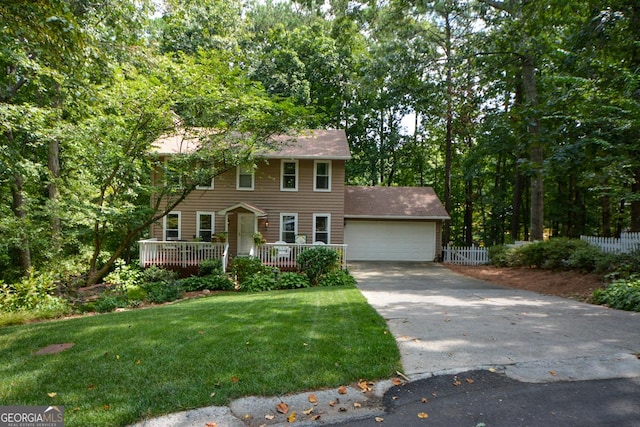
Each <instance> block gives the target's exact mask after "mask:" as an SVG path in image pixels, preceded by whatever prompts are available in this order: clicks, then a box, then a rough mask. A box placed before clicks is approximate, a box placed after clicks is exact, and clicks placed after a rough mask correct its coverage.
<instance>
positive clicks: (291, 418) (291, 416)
mask: <svg viewBox="0 0 640 427" xmlns="http://www.w3.org/2000/svg"><path fill="white" fill-rule="evenodd" d="M295 421H296V413H295V412H292V413H291V415H289V416H288V417H287V422H290V423H293V422H295Z"/></svg>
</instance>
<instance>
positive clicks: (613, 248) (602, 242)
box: [580, 233, 640, 254]
mask: <svg viewBox="0 0 640 427" xmlns="http://www.w3.org/2000/svg"><path fill="white" fill-rule="evenodd" d="M580 240H584V241H585V242H588V243H589V244H591V245H594V246H597V247H599V248H600V250H601V251H602V252H604V253H614V254H620V253H629V252H633V251H634V250H636V249H640V233H622V234H621V235H620V238H619V239H618V238H615V237H597V236H580Z"/></svg>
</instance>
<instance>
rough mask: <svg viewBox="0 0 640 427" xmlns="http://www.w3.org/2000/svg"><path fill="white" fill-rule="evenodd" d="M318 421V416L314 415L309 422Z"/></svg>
mask: <svg viewBox="0 0 640 427" xmlns="http://www.w3.org/2000/svg"><path fill="white" fill-rule="evenodd" d="M319 419H320V415H314V416H313V417H311V420H313V421H318V420H319Z"/></svg>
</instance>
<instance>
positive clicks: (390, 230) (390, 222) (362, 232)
mask: <svg viewBox="0 0 640 427" xmlns="http://www.w3.org/2000/svg"><path fill="white" fill-rule="evenodd" d="M446 219H449V215H448V214H447V212H446V210H445V209H444V206H443V205H442V203H441V202H440V200H439V199H438V197H437V196H436V194H435V192H434V191H433V189H432V188H430V187H355V186H353V187H351V186H349V187H347V188H346V192H345V228H344V242H345V243H346V244H347V245H349V246H348V248H347V257H348V259H349V260H350V261H434V260H436V259H438V258H439V257H440V255H441V246H442V243H441V240H442V239H441V231H442V222H443V221H444V220H446Z"/></svg>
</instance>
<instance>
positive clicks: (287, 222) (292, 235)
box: [280, 213, 298, 243]
mask: <svg viewBox="0 0 640 427" xmlns="http://www.w3.org/2000/svg"><path fill="white" fill-rule="evenodd" d="M296 234H298V214H292V213H283V214H280V240H282V241H284V242H287V243H295V242H296Z"/></svg>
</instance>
